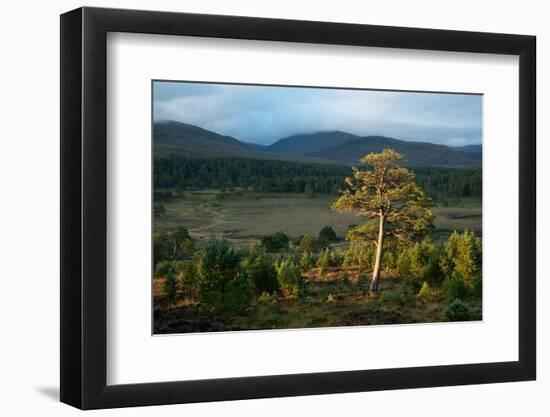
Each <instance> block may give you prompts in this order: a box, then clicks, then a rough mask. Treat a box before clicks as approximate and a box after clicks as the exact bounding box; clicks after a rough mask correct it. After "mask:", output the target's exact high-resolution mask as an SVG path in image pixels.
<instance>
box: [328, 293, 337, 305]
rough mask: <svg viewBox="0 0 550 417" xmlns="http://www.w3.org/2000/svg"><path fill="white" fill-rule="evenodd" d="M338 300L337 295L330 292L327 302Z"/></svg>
mask: <svg viewBox="0 0 550 417" xmlns="http://www.w3.org/2000/svg"><path fill="white" fill-rule="evenodd" d="M335 301H336V297H335V296H334V295H332V294H329V295H328V297H327V303H333V302H335Z"/></svg>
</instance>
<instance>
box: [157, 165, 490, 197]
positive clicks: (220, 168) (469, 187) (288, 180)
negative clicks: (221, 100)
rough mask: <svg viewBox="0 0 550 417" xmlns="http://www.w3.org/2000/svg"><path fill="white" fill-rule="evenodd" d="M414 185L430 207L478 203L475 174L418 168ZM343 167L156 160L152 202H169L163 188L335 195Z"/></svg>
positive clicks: (345, 169)
mask: <svg viewBox="0 0 550 417" xmlns="http://www.w3.org/2000/svg"><path fill="white" fill-rule="evenodd" d="M414 171H415V174H416V177H415V182H416V183H417V184H418V185H419V186H420V187H421V188H422V189H423V190H424V191H426V193H427V195H428V196H429V197H431V198H433V199H434V200H435V201H439V202H442V203H445V204H447V202H448V200H449V199H451V198H453V197H454V198H456V197H467V198H474V199H481V189H482V187H481V185H482V176H481V169H470V168H468V169H462V168H460V169H459V168H436V167H429V168H419V167H416V168H415V169H414ZM351 175H352V170H351V168H350V167H348V166H343V165H330V164H309V163H298V162H288V161H278V160H265V159H242V158H186V157H180V156H172V157H170V158H157V159H155V164H154V187H155V198H154V200H155V201H163V200H165V199H168V198H170V197H171V196H172V192H170V191H162V189H166V188H176V189H180V190H197V189H206V188H215V189H222V188H225V189H228V188H231V187H234V186H238V187H241V188H247V189H250V188H253V189H255V190H256V191H262V192H285V193H288V192H291V193H292V192H295V193H308V194H311V195H313V194H315V193H317V194H337V192H338V190H339V189H342V188H343V187H344V181H343V178H345V177H349V176H351Z"/></svg>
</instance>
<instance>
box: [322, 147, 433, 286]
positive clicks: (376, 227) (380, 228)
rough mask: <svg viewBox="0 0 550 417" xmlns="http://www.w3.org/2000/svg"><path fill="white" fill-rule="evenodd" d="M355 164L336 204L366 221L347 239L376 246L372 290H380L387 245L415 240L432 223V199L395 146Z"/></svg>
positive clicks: (337, 208)
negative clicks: (405, 163)
mask: <svg viewBox="0 0 550 417" xmlns="http://www.w3.org/2000/svg"><path fill="white" fill-rule="evenodd" d="M360 162H361V163H362V164H364V165H368V166H370V168H369V169H366V168H365V167H360V168H357V167H353V177H348V178H346V189H345V190H343V191H341V192H340V193H341V194H340V197H339V198H338V200H336V201H335V202H334V204H333V205H332V209H333V210H336V211H355V212H357V213H358V215H360V216H362V217H364V218H365V219H366V220H365V223H363V224H361V225H359V226H357V227H355V228H353V229H352V230H350V232H349V233H348V236H347V238H348V239H350V240H352V241H360V242H364V243H371V242H372V244H374V245H375V248H376V256H375V262H374V269H373V272H372V281H371V283H370V288H369V290H370V291H371V292H377V291H378V285H379V281H380V271H381V269H382V259H383V254H384V247H385V246H387V245H388V244H389V243H391V242H399V241H401V242H411V241H412V240H414V239H415V238H417V237H420V236H421V235H423V234H424V233H425V232H426V231H427V230H428V228H429V227H430V226H431V225H432V221H433V212H432V210H431V207H432V206H433V205H432V202H431V200H430V199H429V198H427V197H426V194H425V193H424V192H423V191H422V190H421V189H420V187H419V186H418V185H417V184H416V183H415V182H414V173H413V172H412V171H410V170H409V169H407V168H404V167H401V166H400V164H402V163H403V162H404V157H403V155H401V154H399V153H397V152H396V151H394V150H393V149H385V150H384V151H382V152H380V153H370V154H368V155H366V156H365V157H363V158H362V159H361V160H360Z"/></svg>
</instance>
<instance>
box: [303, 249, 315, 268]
mask: <svg viewBox="0 0 550 417" xmlns="http://www.w3.org/2000/svg"><path fill="white" fill-rule="evenodd" d="M314 266H315V258H314V257H313V255H312V254H311V253H310V252H307V251H306V252H304V253H303V254H302V257H301V258H300V269H301V270H302V272H307V271H309V270H310V269H312V268H313V267H314Z"/></svg>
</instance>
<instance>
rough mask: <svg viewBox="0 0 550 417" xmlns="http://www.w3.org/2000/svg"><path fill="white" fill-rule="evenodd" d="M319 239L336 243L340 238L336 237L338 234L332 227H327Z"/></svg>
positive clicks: (321, 232) (320, 233) (323, 229)
mask: <svg viewBox="0 0 550 417" xmlns="http://www.w3.org/2000/svg"><path fill="white" fill-rule="evenodd" d="M319 239H322V240H326V241H328V242H336V241H338V236H336V232H335V231H334V229H333V228H332V227H330V226H325V227H323V228H322V229H321V231H320V232H319Z"/></svg>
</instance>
